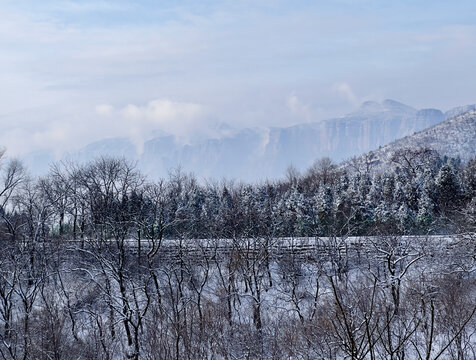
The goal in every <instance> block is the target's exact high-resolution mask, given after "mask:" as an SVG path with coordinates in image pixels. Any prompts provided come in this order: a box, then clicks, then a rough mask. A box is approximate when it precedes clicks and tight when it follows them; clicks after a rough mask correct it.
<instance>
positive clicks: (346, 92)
mask: <svg viewBox="0 0 476 360" xmlns="http://www.w3.org/2000/svg"><path fill="white" fill-rule="evenodd" d="M332 90H333V91H334V92H335V93H337V94H338V95H340V96H343V97H344V98H345V99H346V100H347V101H348V102H349V103H351V104H352V105H354V106H357V105H359V103H360V100H359V99H358V98H357V96H355V94H354V92H353V91H352V88H351V87H350V85H349V84H348V83H346V82H336V83H334V84H333V85H332Z"/></svg>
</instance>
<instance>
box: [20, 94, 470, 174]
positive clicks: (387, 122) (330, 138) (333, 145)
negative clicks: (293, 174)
mask: <svg viewBox="0 0 476 360" xmlns="http://www.w3.org/2000/svg"><path fill="white" fill-rule="evenodd" d="M474 108H476V106H475V105H469V106H461V107H458V108H454V109H451V110H449V111H447V112H446V113H443V112H442V111H440V110H438V109H420V110H418V109H414V108H412V107H410V106H408V105H405V104H402V103H399V102H397V101H394V100H385V101H383V102H381V103H378V102H373V101H367V102H364V103H363V104H362V105H361V106H360V108H359V109H358V110H357V111H355V112H353V113H351V114H348V115H345V116H342V117H339V118H334V119H329V120H324V121H320V122H311V123H305V124H300V125H295V126H291V127H283V128H280V127H266V128H263V127H260V128H258V127H257V128H245V129H242V130H233V129H231V128H229V127H227V126H226V125H223V131H222V134H223V135H222V136H221V137H218V138H208V139H204V140H200V141H197V142H194V143H190V144H185V145H184V144H181V143H180V142H179V141H178V140H177V139H176V138H175V137H174V136H173V135H168V134H164V133H160V134H158V135H157V136H154V137H153V138H151V139H149V140H148V141H146V142H145V143H144V146H143V151H142V152H141V153H139V152H138V151H137V147H136V145H134V143H133V142H132V141H131V140H130V139H127V138H110V139H104V140H100V141H97V142H94V143H91V144H89V145H87V146H86V147H84V148H82V149H81V150H80V151H78V152H75V153H69V154H64V156H63V159H73V160H78V161H85V162H86V161H89V160H91V159H93V158H95V157H98V156H102V155H108V156H124V157H126V158H127V159H130V160H135V161H137V162H138V165H139V168H140V169H141V170H142V171H143V172H144V173H146V174H147V175H149V176H150V177H152V178H158V177H163V176H166V175H167V173H168V171H169V170H171V169H173V168H176V167H178V166H180V167H181V168H182V169H183V170H185V171H190V172H193V173H195V174H196V175H197V176H199V177H202V178H210V177H213V178H222V177H226V178H235V179H240V180H247V181H254V180H259V179H265V178H277V177H281V176H282V175H283V173H284V172H285V170H286V168H287V167H288V166H289V165H291V164H292V165H293V166H295V167H296V168H297V169H298V170H304V169H306V168H307V167H309V166H310V165H311V164H312V163H313V162H314V161H315V160H316V159H318V158H320V157H323V156H328V157H330V158H331V159H333V160H334V161H335V162H341V161H343V160H346V159H348V158H350V157H352V156H357V155H360V154H363V153H365V152H368V151H371V150H374V149H377V148H379V147H381V146H384V145H387V144H388V143H390V142H392V141H394V140H396V139H399V138H403V137H405V136H408V135H412V134H414V133H415V132H418V131H421V130H423V129H426V128H429V127H432V126H434V125H437V124H439V123H441V122H443V121H444V120H446V119H448V118H450V117H453V116H455V115H458V114H460V113H463V112H466V111H468V110H471V109H474ZM53 159H54V156H53V154H52V153H50V152H46V151H45V152H37V153H32V154H29V155H28V156H26V157H25V158H24V161H25V163H26V165H27V166H28V167H29V168H30V169H32V171H33V172H34V173H37V174H38V173H42V172H44V171H46V170H47V169H48V166H49V163H50V162H51V161H52V160H53Z"/></svg>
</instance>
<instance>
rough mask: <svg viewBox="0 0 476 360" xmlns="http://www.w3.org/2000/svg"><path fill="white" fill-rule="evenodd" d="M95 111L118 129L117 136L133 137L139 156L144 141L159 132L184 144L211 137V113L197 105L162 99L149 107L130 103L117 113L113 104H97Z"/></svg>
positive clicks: (149, 103)
mask: <svg viewBox="0 0 476 360" xmlns="http://www.w3.org/2000/svg"><path fill="white" fill-rule="evenodd" d="M95 111H96V113H98V114H99V115H100V120H101V122H102V123H103V124H104V123H109V124H110V126H111V128H112V129H116V130H115V131H114V133H115V134H116V136H123V137H128V138H130V139H131V140H132V141H133V142H134V143H135V145H136V146H137V150H138V152H139V153H141V152H142V150H143V144H144V141H146V140H148V139H149V138H151V137H152V136H153V135H154V134H157V133H158V132H165V133H168V134H171V135H174V136H175V138H176V140H177V141H178V142H181V143H190V142H193V141H194V140H196V139H197V138H199V137H200V136H205V135H207V134H206V133H207V125H208V110H207V108H206V107H205V106H204V105H201V104H197V103H189V102H180V101H173V100H170V99H167V98H162V99H156V100H152V101H150V102H148V103H147V104H145V105H136V104H129V105H127V106H124V107H123V108H120V109H118V110H117V111H116V110H115V109H114V108H113V107H112V106H111V105H106V104H103V105H97V106H96V107H95ZM118 129H120V130H118Z"/></svg>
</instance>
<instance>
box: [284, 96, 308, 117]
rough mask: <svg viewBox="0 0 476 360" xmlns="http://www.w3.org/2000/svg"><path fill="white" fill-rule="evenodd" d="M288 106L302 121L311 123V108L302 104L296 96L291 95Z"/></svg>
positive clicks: (287, 102)
mask: <svg viewBox="0 0 476 360" xmlns="http://www.w3.org/2000/svg"><path fill="white" fill-rule="evenodd" d="M286 106H287V107H288V109H289V110H290V111H291V113H292V114H293V115H296V116H298V117H300V118H301V121H304V122H309V121H310V120H311V113H310V110H309V106H307V105H305V104H303V103H302V101H301V100H300V99H299V98H298V97H297V96H296V95H294V94H293V95H290V96H289V97H288V99H287V101H286Z"/></svg>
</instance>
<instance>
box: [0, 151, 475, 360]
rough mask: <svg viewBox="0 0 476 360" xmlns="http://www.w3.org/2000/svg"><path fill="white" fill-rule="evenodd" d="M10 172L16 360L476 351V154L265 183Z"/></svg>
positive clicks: (91, 170) (1, 302)
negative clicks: (305, 244) (303, 241)
mask: <svg viewBox="0 0 476 360" xmlns="http://www.w3.org/2000/svg"><path fill="white" fill-rule="evenodd" d="M357 165H358V166H357ZM2 170H3V173H2V175H3V181H2V185H1V188H0V199H1V213H0V215H1V223H0V229H1V246H2V249H3V251H2V252H1V255H0V326H1V329H0V356H2V357H3V358H5V359H50V358H54V359H123V358H131V359H169V358H170V359H204V358H219V359H221V358H223V359H235V358H242V359H245V358H248V359H259V358H264V359H266V358H270V359H281V358H283V359H287V358H298V359H316V358H322V359H344V358H349V359H404V358H406V359H414V358H415V359H436V358H448V359H473V358H475V356H476V341H475V338H476V334H475V332H476V316H475V311H476V302H475V300H474V299H475V298H476V286H475V281H476V278H475V270H476V252H475V246H476V245H475V244H476V242H475V241H476V239H475V235H474V233H475V229H476V227H475V224H476V223H475V221H476V202H475V201H476V200H475V193H476V171H475V170H476V160H474V159H473V160H470V161H469V162H467V163H460V162H459V161H457V160H454V159H447V158H441V157H440V156H439V155H438V154H437V153H435V152H434V151H431V150H428V149H413V150H404V151H399V152H396V153H395V154H394V155H393V156H392V158H391V162H390V163H389V164H388V167H387V168H386V170H385V172H374V171H372V165H371V162H369V163H367V164H365V163H364V167H362V166H361V164H356V166H355V167H354V168H353V169H352V168H348V169H347V170H345V169H343V168H339V167H336V166H335V165H333V164H332V163H331V162H330V160H329V159H322V160H320V161H318V162H316V164H315V165H314V166H313V167H312V168H311V169H309V170H308V171H307V172H306V173H305V174H302V175H300V174H298V173H297V172H296V171H295V170H293V169H292V168H290V169H289V171H288V172H287V174H286V178H285V179H284V180H282V181H277V182H265V183H262V184H256V185H248V184H241V183H230V182H223V183H205V184H204V183H200V182H199V181H197V179H195V178H194V177H193V176H191V175H187V174H183V173H182V172H180V171H176V172H173V173H171V174H170V177H169V178H168V179H167V180H163V181H158V182H148V181H147V179H146V178H144V177H143V176H142V175H141V174H140V173H139V172H138V171H136V169H135V167H134V166H133V165H131V164H130V163H128V162H126V161H124V160H120V159H110V158H102V159H98V160H96V161H94V162H92V163H89V164H85V165H79V164H58V165H57V166H54V167H53V168H52V169H51V172H50V174H49V175H48V176H46V177H44V178H41V179H37V180H32V179H28V177H27V176H26V175H25V172H24V170H23V168H22V166H21V164H19V163H18V162H11V163H7V164H4V167H3V169H2ZM408 234H414V235H419V236H416V237H415V236H403V235H408ZM432 234H453V235H451V236H450V235H448V236H445V237H434V236H431V235H432ZM300 236H306V237H310V238H311V239H307V241H308V242H309V241H311V242H312V241H314V242H315V246H311V247H306V248H305V250H304V251H303V247H302V246H301V245H302V244H301V243H300V241H301V240H299V239H297V237H300ZM350 236H359V238H358V239H357V240H356V238H352V239H351V238H349V237H350ZM283 237H286V239H283ZM321 237H326V238H325V239H321ZM167 239H174V241H173V243H174V244H175V245H174V246H172V249H171V245H170V244H171V241H168V240H167ZM193 239H200V240H193ZM224 239H226V240H224ZM359 239H360V240H359ZM280 242H281V243H283V244H284V245H283V246H277V245H279V244H280ZM224 243H225V244H226V246H223V244H224ZM190 244H193V245H190ZM280 249H281V250H280Z"/></svg>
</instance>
